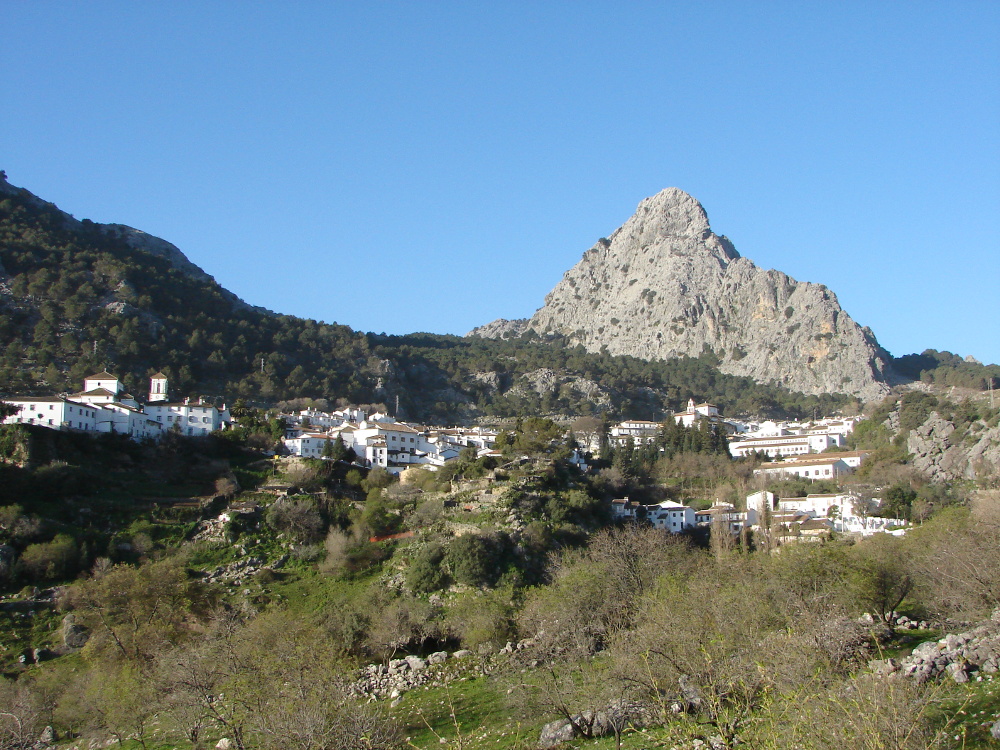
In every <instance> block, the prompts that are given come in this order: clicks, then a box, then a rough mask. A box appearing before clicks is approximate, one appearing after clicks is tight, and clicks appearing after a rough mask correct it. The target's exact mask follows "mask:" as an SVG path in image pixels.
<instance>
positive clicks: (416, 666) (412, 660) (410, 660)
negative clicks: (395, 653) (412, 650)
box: [406, 656, 427, 672]
mask: <svg viewBox="0 0 1000 750" xmlns="http://www.w3.org/2000/svg"><path fill="white" fill-rule="evenodd" d="M406 663H407V664H408V665H409V667H410V669H411V670H412V671H414V672H419V671H420V670H422V669H426V668H427V662H426V661H424V660H423V659H421V658H420V657H419V656H407V657H406Z"/></svg>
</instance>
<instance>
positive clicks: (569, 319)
mask: <svg viewBox="0 0 1000 750" xmlns="http://www.w3.org/2000/svg"><path fill="white" fill-rule="evenodd" d="M509 323H510V321H496V322H495V323H491V324H489V325H487V326H483V327H481V328H477V329H476V330H475V331H473V332H472V333H473V334H475V335H479V336H484V337H499V336H500V335H504V334H506V335H511V334H510V333H508V332H509V331H511V330H513V329H511V328H510V327H509V326H506V327H505V324H509ZM518 323H519V321H518ZM526 328H528V329H531V330H534V331H536V332H537V333H539V334H546V333H557V334H560V335H562V336H565V337H567V338H568V339H569V341H570V342H571V343H574V344H582V345H583V346H584V347H586V348H587V349H588V350H590V351H599V350H600V349H601V348H602V347H605V346H606V347H607V349H608V351H609V352H610V353H612V354H629V355H632V356H636V357H641V358H644V359H669V358H672V357H678V356H682V355H688V356H692V357H697V356H698V355H700V354H702V352H703V351H704V350H705V349H706V348H707V349H710V350H711V351H713V352H714V353H715V354H716V356H717V357H718V358H719V360H720V364H719V367H720V369H721V370H722V371H723V372H726V373H731V374H734V375H745V376H749V377H751V378H753V379H754V380H757V381H759V382H774V383H778V384H781V385H785V386H787V387H789V388H791V389H793V390H796V391H802V392H804V393H851V394H855V395H858V396H860V397H862V398H864V399H866V400H872V399H877V398H881V397H882V396H884V395H885V394H886V393H887V392H888V390H889V386H888V383H887V380H888V379H889V378H890V376H891V372H890V370H889V364H888V355H887V354H886V353H885V351H884V350H883V349H882V348H881V347H880V346H879V344H878V342H877V341H876V340H875V337H874V335H873V334H872V332H871V331H870V330H868V329H866V328H862V327H861V326H859V325H858V324H857V323H855V322H854V321H853V320H852V319H851V318H850V316H848V315H847V313H845V312H844V311H843V310H842V309H841V308H840V305H839V303H838V302H837V297H836V295H834V294H833V292H831V291H830V290H829V289H827V288H826V287H825V286H823V285H821V284H813V283H808V282H798V281H796V280H794V279H792V278H790V277H789V276H787V275H785V274H784V273H781V272H780V271H773V270H764V269H760V268H758V267H757V266H755V265H754V263H753V262H752V261H750V260H749V259H747V258H743V257H740V255H739V253H738V252H736V249H735V248H734V247H733V245H732V243H731V242H730V241H729V240H728V239H726V238H725V237H721V236H719V235H716V234H715V233H713V232H712V230H711V228H710V226H709V223H708V217H707V215H706V214H705V210H704V209H703V208H702V206H701V204H700V203H698V201H696V200H695V199H694V198H692V197H691V196H690V195H688V194H687V193H685V192H683V191H682V190H678V189H677V188H668V189H666V190H663V191H662V192H660V193H658V194H657V195H655V196H653V197H651V198H647V199H646V200H644V201H642V203H640V204H639V207H638V209H637V211H636V213H635V215H633V216H632V218H630V219H629V220H628V221H627V222H625V224H624V225H623V226H622V227H621V228H619V229H618V230H617V231H615V232H614V233H613V234H612V235H611V236H610V238H607V239H602V240H600V241H598V243H597V244H596V245H594V246H593V247H592V248H591V249H590V250H588V251H587V252H586V253H584V255H583V258H582V259H581V260H580V262H579V263H577V264H576V265H575V266H574V267H573V268H571V269H570V270H569V271H567V272H566V274H565V276H564V277H563V279H562V280H561V281H560V282H559V283H558V284H557V285H556V287H555V288H554V289H553V290H552V291H551V292H550V293H549V294H548V296H547V297H546V298H545V305H544V307H542V308H541V309H540V310H538V311H537V312H536V313H535V314H534V316H533V317H532V318H531V319H530V320H529V321H528V322H527V325H526Z"/></svg>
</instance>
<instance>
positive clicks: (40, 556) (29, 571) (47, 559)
mask: <svg viewBox="0 0 1000 750" xmlns="http://www.w3.org/2000/svg"><path fill="white" fill-rule="evenodd" d="M78 561H79V554H78V550H77V546H76V541H75V540H74V539H73V537H71V536H68V535H67V534H59V535H58V536H57V537H56V538H55V539H53V540H52V541H51V542H42V543H41V544H29V545H28V547H27V548H26V549H25V550H24V553H23V554H22V555H21V559H20V561H19V562H18V566H19V568H20V571H21V574H22V575H23V576H24V577H25V578H27V579H28V580H31V581H56V580H60V579H63V578H68V577H69V576H71V575H73V574H75V573H76V572H77V568H78Z"/></svg>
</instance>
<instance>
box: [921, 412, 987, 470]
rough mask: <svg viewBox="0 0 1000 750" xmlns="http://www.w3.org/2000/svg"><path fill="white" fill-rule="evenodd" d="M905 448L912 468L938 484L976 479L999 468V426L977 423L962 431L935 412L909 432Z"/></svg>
mask: <svg viewBox="0 0 1000 750" xmlns="http://www.w3.org/2000/svg"><path fill="white" fill-rule="evenodd" d="M906 449H907V450H908V451H909V452H910V453H911V454H913V461H912V464H913V466H914V467H916V468H917V469H919V470H920V471H922V472H924V473H925V474H927V476H929V477H930V478H931V479H933V480H935V481H944V482H947V481H953V480H957V479H970V480H975V479H977V478H982V477H984V476H988V475H990V474H995V473H996V472H997V469H998V468H1000V426H998V427H988V426H987V425H986V424H985V423H984V422H974V423H973V424H971V425H969V426H968V427H967V428H966V429H963V430H959V429H958V428H957V427H956V426H955V424H954V423H953V422H950V421H949V420H947V419H945V418H944V417H942V416H941V415H940V414H939V413H938V412H936V411H935V412H931V414H930V416H929V417H928V418H927V419H926V420H925V421H924V423H923V424H922V425H920V426H919V427H917V428H916V429H914V430H911V431H910V434H909V436H908V437H907V439H906Z"/></svg>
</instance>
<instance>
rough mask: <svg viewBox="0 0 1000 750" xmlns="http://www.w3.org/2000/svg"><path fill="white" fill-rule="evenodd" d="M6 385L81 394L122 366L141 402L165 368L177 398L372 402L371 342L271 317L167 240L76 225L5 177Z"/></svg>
mask: <svg viewBox="0 0 1000 750" xmlns="http://www.w3.org/2000/svg"><path fill="white" fill-rule="evenodd" d="M0 262H2V267H0V341H2V342H3V343H4V345H5V347H4V353H3V357H2V359H0V387H2V388H3V389H4V390H6V391H8V392H9V391H12V390H19V391H22V392H24V391H28V392H31V391H34V392H38V391H40V390H41V391H46V390H47V391H49V392H55V391H60V390H75V389H76V388H78V387H79V385H80V382H81V379H82V378H83V377H84V376H85V375H87V374H88V373H90V372H93V371H96V370H101V369H105V368H114V369H116V370H118V372H119V374H120V375H121V376H122V377H123V378H124V379H125V382H126V384H127V387H128V388H129V389H130V390H132V391H133V392H135V393H136V394H137V395H140V396H141V395H143V394H144V393H145V389H146V388H147V383H146V382H145V376H146V375H148V374H150V373H152V372H155V371H156V370H161V369H162V370H164V371H165V372H166V373H167V374H168V375H169V376H170V378H171V383H172V386H173V387H174V388H175V389H176V392H179V393H188V392H192V391H197V392H200V393H203V394H206V395H219V396H222V395H228V396H229V397H238V396H245V397H248V398H262V399H270V398H282V397H285V396H286V395H288V394H289V392H291V395H297V394H298V393H300V392H302V391H307V392H318V391H326V392H334V391H335V392H339V393H342V394H343V395H344V396H346V397H348V398H358V399H364V398H365V397H366V396H368V395H370V394H371V392H372V390H373V388H372V386H373V384H374V382H375V377H376V376H375V374H374V373H372V372H371V368H370V367H369V366H368V360H369V358H370V354H371V353H370V350H369V348H368V344H367V339H366V338H365V337H364V336H362V335H360V334H358V333H356V332H354V331H352V330H351V329H350V328H348V327H346V326H338V325H324V324H320V323H317V322H316V321H312V320H303V319H300V318H293V317H291V316H283V315H275V314H273V313H269V312H267V311H265V310H263V309H262V308H254V307H251V306H249V305H247V304H246V303H244V302H243V301H242V300H240V299H239V298H237V297H236V295H234V294H232V293H231V292H229V291H227V290H226V289H223V288H222V287H221V286H219V284H217V283H216V282H215V280H214V279H212V278H211V276H209V275H208V274H206V273H205V272H204V271H203V270H202V269H200V268H199V267H198V266H196V265H195V264H193V263H191V262H190V261H189V260H188V259H187V258H186V257H185V256H184V254H183V253H181V251H180V250H178V249H177V248H176V247H174V246H173V245H171V244H170V243H169V242H166V241H165V240H161V239H159V238H156V237H152V236H150V235H147V234H145V233H144V232H140V231H139V230H136V229H132V228H130V227H125V226H123V225H117V224H110V225H104V224H96V223H94V222H91V221H87V220H83V221H77V220H76V219H74V218H73V217H72V216H70V215H69V214H66V213H64V212H63V211H60V210H59V209H58V208H56V207H55V206H54V205H53V204H51V203H47V202H46V201H43V200H41V199H40V198H38V197H37V196H35V195H33V194H31V193H30V192H29V191H27V190H24V189H21V188H16V187H13V186H12V185H10V184H9V183H8V182H7V181H6V179H5V177H4V178H3V179H0Z"/></svg>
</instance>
